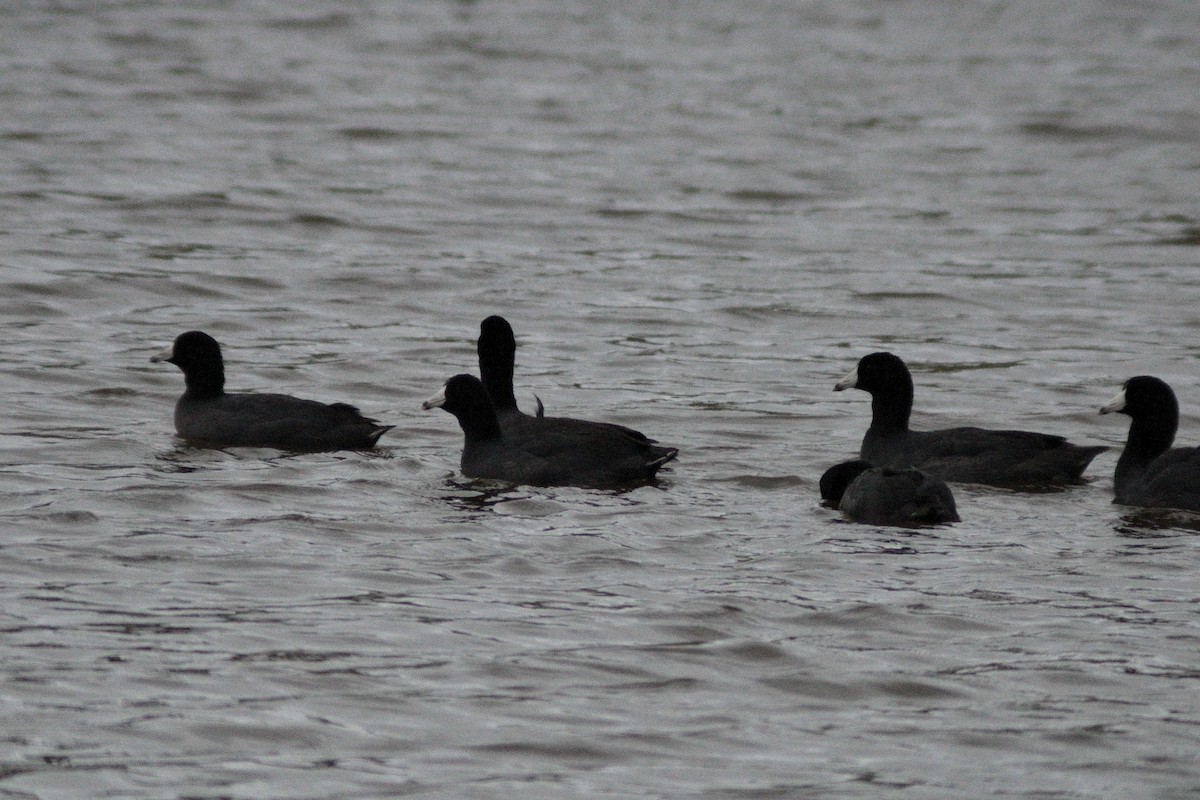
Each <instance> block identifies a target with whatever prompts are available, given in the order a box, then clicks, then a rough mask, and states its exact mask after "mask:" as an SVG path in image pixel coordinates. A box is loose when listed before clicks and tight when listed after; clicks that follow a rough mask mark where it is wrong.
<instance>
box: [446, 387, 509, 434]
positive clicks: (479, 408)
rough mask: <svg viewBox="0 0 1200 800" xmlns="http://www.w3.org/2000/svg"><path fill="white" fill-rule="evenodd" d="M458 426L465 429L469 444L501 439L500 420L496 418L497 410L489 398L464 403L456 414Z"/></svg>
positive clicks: (477, 398) (464, 432)
mask: <svg viewBox="0 0 1200 800" xmlns="http://www.w3.org/2000/svg"><path fill="white" fill-rule="evenodd" d="M454 416H456V417H458V424H459V425H460V426H461V427H462V429H463V435H464V436H466V439H467V442H468V443H471V442H485V441H488V440H489V439H499V438H500V437H501V433H500V420H499V419H497V418H496V409H495V408H494V407H493V406H492V404H491V402H490V401H489V400H488V399H487V397H484V396H479V397H476V398H472V399H470V400H466V401H464V405H463V406H462V407H461V408H459V409H457V410H456V411H455V412H454Z"/></svg>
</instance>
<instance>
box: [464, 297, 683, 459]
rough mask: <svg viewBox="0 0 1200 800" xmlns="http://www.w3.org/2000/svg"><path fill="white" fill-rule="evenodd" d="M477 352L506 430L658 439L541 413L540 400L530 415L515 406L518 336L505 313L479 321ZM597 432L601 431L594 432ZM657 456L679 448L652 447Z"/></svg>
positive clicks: (481, 374) (481, 372)
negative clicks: (601, 432) (535, 409)
mask: <svg viewBox="0 0 1200 800" xmlns="http://www.w3.org/2000/svg"><path fill="white" fill-rule="evenodd" d="M476 349H477V351H478V353H479V377H480V378H481V379H482V380H483V385H484V386H485V387H487V392H488V396H489V397H490V398H491V399H492V405H493V406H495V408H496V416H497V418H498V419H499V420H500V427H501V429H503V430H504V431H505V432H506V433H508V432H510V431H516V430H523V431H524V430H526V429H529V430H536V431H545V430H547V429H550V428H553V429H555V430H557V431H560V432H563V433H567V432H574V433H575V434H576V435H585V434H586V433H587V432H588V431H603V432H604V434H603V435H614V436H615V435H618V434H619V435H621V436H625V437H628V438H630V439H632V440H633V441H634V442H636V443H639V444H642V445H645V446H647V447H649V446H650V445H654V444H655V443H656V441H657V440H655V439H651V438H650V437H648V436H646V435H645V434H644V433H642V432H641V431H636V430H634V429H633V428H627V427H625V426H624V425H617V424H616V423H613V422H593V421H591V420H585V419H575V418H573V417H546V416H543V412H544V409H543V408H542V403H541V400H540V399H539V400H538V414H537V417H531V416H529V415H528V414H525V413H523V412H521V411H520V410H519V409H518V408H517V400H516V396H515V395H514V393H513V370H514V366H515V362H516V355H517V340H516V337H515V336H514V335H513V329H512V326H511V325H509V324H508V320H506V319H504V317H499V316H491V317H488V318H487V319H485V320H484V321H483V322H482V323H480V325H479V342H478V344H477V346H476ZM596 435H602V434H599V433H597V434H596ZM651 449H652V450H654V451H656V452H657V453H658V455H659V456H665V455H666V454H667V453H668V452H678V451H676V450H674V448H668V447H657V448H651Z"/></svg>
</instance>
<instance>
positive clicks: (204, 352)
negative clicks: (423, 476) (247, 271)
mask: <svg viewBox="0 0 1200 800" xmlns="http://www.w3.org/2000/svg"><path fill="white" fill-rule="evenodd" d="M150 360H151V361H154V362H158V361H167V362H169V363H171V364H174V365H175V366H177V367H179V369H181V370H182V371H183V379H184V383H185V384H186V386H187V388H186V390H185V391H184V393H183V396H182V397H180V398H179V401H178V402H177V403H176V404H175V430H176V432H177V433H178V434H179V435H180V436H181V437H183V438H184V439H187V440H189V441H191V442H194V443H197V444H204V445H209V446H212V447H274V448H278V449H280V450H302V451H323V450H365V449H369V448H371V447H374V446H375V443H376V442H377V441H379V437H380V436H382V435H383V434H384V432H385V431H388V430H391V429H392V427H393V426H391V425H380V424H379V423H378V422H377V421H376V420H373V419H369V418H367V417H364V416H363V415H362V414H360V413H359V411H358V409H357V408H355V407H354V406H350V405H346V404H345V403H333V404H332V405H327V404H325V403H319V402H317V401H315V400H301V399H300V398H297V397H291V396H289V395H285V394H226V393H225V366H224V362H223V360H222V358H221V346H220V345H219V344H217V340H216V339H214V338H212V337H211V336H209V335H208V334H207V333H201V332H200V331H188V332H187V333H183V334H180V335H179V336H178V337H176V339H175V343H174V344H173V345H172V346H171V347H169V348H167V349H166V350H165V351H163V352H162V353H159V354H158V355H156V356H154V357H153V358H151V359H150Z"/></svg>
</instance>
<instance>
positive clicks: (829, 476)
mask: <svg viewBox="0 0 1200 800" xmlns="http://www.w3.org/2000/svg"><path fill="white" fill-rule="evenodd" d="M821 499H823V500H824V501H825V503H826V504H827V505H828V506H829V507H831V508H836V509H838V510H840V511H841V512H842V514H843V516H845V517H846V518H847V519H851V520H854V521H855V522H863V523H867V524H869V525H891V526H895V527H903V528H915V527H921V526H924V525H941V524H945V523H948V522H958V521H959V516H958V508H957V507H956V505H955V503H954V493H953V492H951V491H950V487H949V486H947V485H946V484H945V482H944V481H942V480H941V479H940V478H936V477H934V476H933V475H930V474H929V473H927V472H922V471H921V470H918V469H914V468H912V467H906V468H904V469H892V468H889V467H874V466H872V465H871V463H870V462H869V461H864V460H862V459H855V460H853V461H845V462H842V463H841V464H835V465H834V466H832V467H830V468H829V469H827V470H825V474H823V475H822V476H821Z"/></svg>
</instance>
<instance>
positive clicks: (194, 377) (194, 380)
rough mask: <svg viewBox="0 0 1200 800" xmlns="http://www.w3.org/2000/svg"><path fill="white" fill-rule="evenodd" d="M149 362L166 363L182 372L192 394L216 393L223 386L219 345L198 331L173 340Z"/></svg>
mask: <svg viewBox="0 0 1200 800" xmlns="http://www.w3.org/2000/svg"><path fill="white" fill-rule="evenodd" d="M150 360H151V361H152V362H159V361H166V362H167V363H170V364H174V365H175V366H177V367H179V369H180V370H182V371H183V376H184V380H185V381H186V382H187V386H188V390H189V391H191V392H193V393H201V394H205V393H217V394H220V393H221V391H222V390H223V389H224V386H225V367H224V363H223V361H222V358H221V345H219V344H217V340H216V339H214V338H212V337H211V336H209V335H208V334H207V333H203V332H201V331H188V332H187V333H181V334H179V335H178V336H176V337H175V342H174V343H173V344H172V345H171V346H170V347H168V348H167V349H166V350H164V351H163V352H161V353H159V354H158V355H156V356H154V357H152V358H151V359H150Z"/></svg>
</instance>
